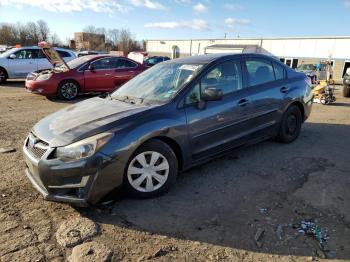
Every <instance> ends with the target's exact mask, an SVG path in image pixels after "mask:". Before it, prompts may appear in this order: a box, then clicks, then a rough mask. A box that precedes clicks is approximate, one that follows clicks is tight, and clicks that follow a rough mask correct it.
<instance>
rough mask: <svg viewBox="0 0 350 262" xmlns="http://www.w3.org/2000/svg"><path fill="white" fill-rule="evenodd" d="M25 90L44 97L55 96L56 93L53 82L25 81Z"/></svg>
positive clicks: (55, 86) (55, 85)
mask: <svg viewBox="0 0 350 262" xmlns="http://www.w3.org/2000/svg"><path fill="white" fill-rule="evenodd" d="M25 87H26V90H27V91H29V92H31V93H34V94H41V95H45V96H50V95H56V93H57V84H56V83H54V82H53V81H51V80H50V79H49V80H45V81H35V80H28V79H27V80H26V82H25Z"/></svg>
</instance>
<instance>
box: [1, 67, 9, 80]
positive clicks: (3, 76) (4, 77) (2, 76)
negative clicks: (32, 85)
mask: <svg viewBox="0 0 350 262" xmlns="http://www.w3.org/2000/svg"><path fill="white" fill-rule="evenodd" d="M6 80H7V74H6V71H5V69H3V68H0V84H3V83H5V82H6Z"/></svg>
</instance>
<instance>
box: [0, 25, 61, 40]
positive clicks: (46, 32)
mask: <svg viewBox="0 0 350 262" xmlns="http://www.w3.org/2000/svg"><path fill="white" fill-rule="evenodd" d="M40 41H49V42H50V43H52V44H53V45H62V43H61V40H60V39H59V37H58V36H57V34H56V33H53V34H51V30H50V28H49V26H48V25H47V23H46V22H45V21H43V20H39V21H37V22H28V23H26V24H22V23H16V24H12V23H0V44H4V45H9V46H13V45H16V44H20V45H24V46H25V45H37V44H38V42H40Z"/></svg>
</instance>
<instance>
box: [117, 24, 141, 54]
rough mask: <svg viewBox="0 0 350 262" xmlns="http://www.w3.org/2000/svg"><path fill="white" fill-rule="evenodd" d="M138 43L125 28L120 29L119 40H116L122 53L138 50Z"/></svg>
mask: <svg viewBox="0 0 350 262" xmlns="http://www.w3.org/2000/svg"><path fill="white" fill-rule="evenodd" d="M140 49H141V47H140V44H139V42H137V41H136V40H135V39H134V36H133V35H132V34H131V33H130V31H129V30H127V29H122V30H120V35H119V40H118V50H120V51H123V52H124V53H129V52H131V51H136V50H140Z"/></svg>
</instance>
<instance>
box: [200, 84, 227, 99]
mask: <svg viewBox="0 0 350 262" xmlns="http://www.w3.org/2000/svg"><path fill="white" fill-rule="evenodd" d="M222 97H223V93H222V90H221V89H218V88H215V87H207V88H205V89H204V91H203V93H202V94H201V98H202V100H204V101H217V100H221V99H222Z"/></svg>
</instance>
